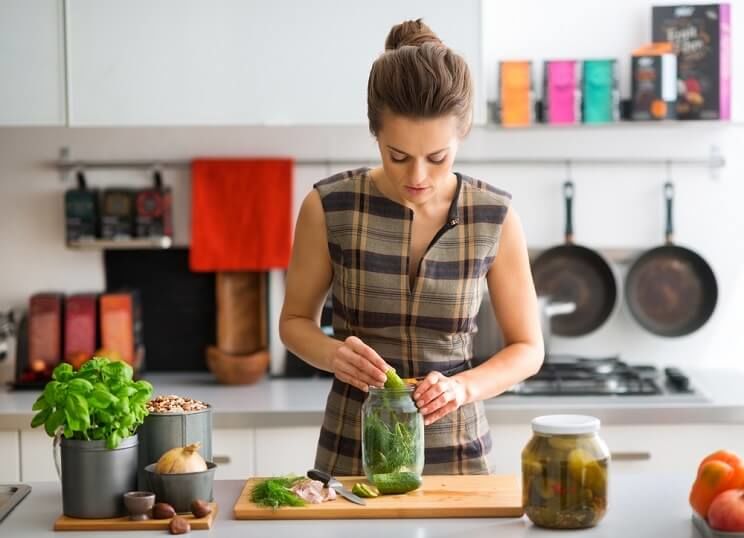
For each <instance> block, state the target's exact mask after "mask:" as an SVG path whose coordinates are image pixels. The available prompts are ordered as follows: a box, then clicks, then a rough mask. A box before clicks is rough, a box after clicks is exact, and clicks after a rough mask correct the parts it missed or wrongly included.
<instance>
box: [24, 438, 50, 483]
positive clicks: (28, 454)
mask: <svg viewBox="0 0 744 538" xmlns="http://www.w3.org/2000/svg"><path fill="white" fill-rule="evenodd" d="M21 480H22V481H24V482H48V481H57V480H58V478H57V470H56V469H55V467H54V457H53V455H52V438H51V437H49V436H48V435H47V434H46V433H44V432H43V431H40V430H29V431H21Z"/></svg>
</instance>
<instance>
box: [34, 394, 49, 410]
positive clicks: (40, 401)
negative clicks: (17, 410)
mask: <svg viewBox="0 0 744 538" xmlns="http://www.w3.org/2000/svg"><path fill="white" fill-rule="evenodd" d="M51 407H52V406H51V404H50V403H49V402H47V401H46V400H45V399H44V395H43V394H42V395H41V396H39V397H38V398H36V401H35V402H34V405H33V406H32V407H31V410H32V411H43V410H44V409H49V408H51Z"/></svg>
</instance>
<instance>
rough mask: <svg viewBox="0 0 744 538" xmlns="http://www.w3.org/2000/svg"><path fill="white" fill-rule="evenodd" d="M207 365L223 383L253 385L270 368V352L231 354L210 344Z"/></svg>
mask: <svg viewBox="0 0 744 538" xmlns="http://www.w3.org/2000/svg"><path fill="white" fill-rule="evenodd" d="M207 367H208V368H209V370H210V371H211V372H212V373H213V374H214V375H215V377H216V378H217V381H219V382H220V383H222V384H225V385H252V384H253V383H256V382H257V381H259V380H260V379H261V378H262V377H263V376H264V375H265V374H266V371H267V370H268V368H269V352H268V351H257V352H255V353H251V354H248V355H231V354H229V353H225V352H223V351H220V350H219V349H218V348H216V347H214V346H210V347H209V348H207Z"/></svg>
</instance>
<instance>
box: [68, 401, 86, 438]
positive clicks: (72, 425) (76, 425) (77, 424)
mask: <svg viewBox="0 0 744 538" xmlns="http://www.w3.org/2000/svg"><path fill="white" fill-rule="evenodd" d="M65 419H66V420H67V424H66V425H65V437H67V430H68V428H69V429H70V430H71V431H74V432H79V431H81V430H82V429H83V424H82V422H81V420H80V419H79V418H78V417H77V415H75V413H74V411H70V410H69V409H67V408H65Z"/></svg>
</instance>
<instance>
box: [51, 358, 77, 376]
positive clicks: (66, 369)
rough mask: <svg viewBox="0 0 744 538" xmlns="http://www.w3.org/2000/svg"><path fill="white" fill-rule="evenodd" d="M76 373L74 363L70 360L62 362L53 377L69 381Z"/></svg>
mask: <svg viewBox="0 0 744 538" xmlns="http://www.w3.org/2000/svg"><path fill="white" fill-rule="evenodd" d="M74 373H75V371H74V370H73V369H72V364H70V363H69V362H61V363H59V364H58V365H57V367H56V368H55V369H54V372H52V379H56V380H57V381H67V380H68V379H70V378H72V376H73V375H74Z"/></svg>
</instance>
